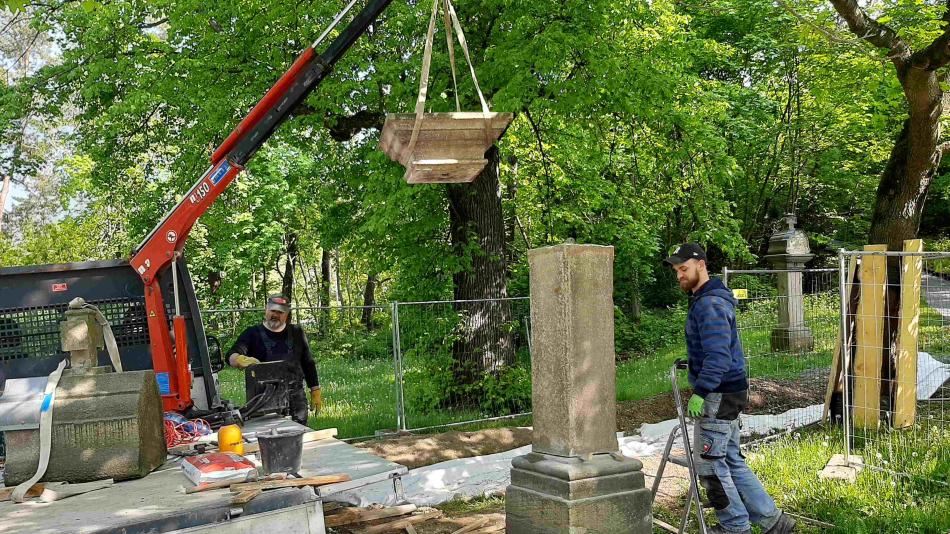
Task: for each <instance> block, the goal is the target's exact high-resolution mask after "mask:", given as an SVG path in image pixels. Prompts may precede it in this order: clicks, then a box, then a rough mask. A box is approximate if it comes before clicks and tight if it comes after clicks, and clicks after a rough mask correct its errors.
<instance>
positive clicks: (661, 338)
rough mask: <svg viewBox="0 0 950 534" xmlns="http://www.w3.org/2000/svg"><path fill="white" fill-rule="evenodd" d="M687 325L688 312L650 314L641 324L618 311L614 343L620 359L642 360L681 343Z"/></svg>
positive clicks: (615, 320)
mask: <svg viewBox="0 0 950 534" xmlns="http://www.w3.org/2000/svg"><path fill="white" fill-rule="evenodd" d="M685 321H686V308H685V307H683V306H678V307H675V308H672V309H668V310H656V311H654V310H647V311H645V312H643V313H642V314H641V316H640V320H639V321H633V320H632V319H630V318H628V317H627V316H626V315H625V314H624V313H623V311H622V310H621V309H620V308H619V307H615V308H614V340H615V348H616V353H617V358H618V359H621V360H623V359H626V358H631V357H632V358H639V357H643V356H646V355H649V354H653V353H654V352H656V351H657V350H659V349H662V348H665V347H669V346H671V345H675V344H677V343H681V342H682V341H683V329H684V325H685Z"/></svg>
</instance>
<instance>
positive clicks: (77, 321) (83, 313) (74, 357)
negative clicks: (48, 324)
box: [59, 307, 105, 371]
mask: <svg viewBox="0 0 950 534" xmlns="http://www.w3.org/2000/svg"><path fill="white" fill-rule="evenodd" d="M59 334H60V341H61V343H62V345H61V346H62V348H63V351H64V352H68V353H69V363H70V368H71V369H73V370H74V371H80V370H91V369H92V368H93V367H96V366H97V365H98V363H99V349H102V348H105V338H104V337H103V335H102V327H101V326H99V323H97V322H96V315H95V312H94V311H93V310H91V309H89V308H79V307H75V308H74V307H70V308H69V309H67V310H66V313H65V320H64V321H62V322H61V323H59Z"/></svg>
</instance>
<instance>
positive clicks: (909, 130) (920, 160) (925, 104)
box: [868, 68, 943, 413]
mask: <svg viewBox="0 0 950 534" xmlns="http://www.w3.org/2000/svg"><path fill="white" fill-rule="evenodd" d="M898 77H899V79H900V81H901V86H902V87H903V89H904V96H905V98H906V99H907V103H908V107H909V113H908V117H907V119H906V120H905V121H904V125H903V127H902V128H901V131H900V133H899V134H898V136H897V139H896V141H895V142H894V147H893V149H891V155H890V159H889V160H888V162H887V167H885V169H884V174H883V175H882V176H881V182H880V184H879V185H878V188H877V195H876V197H875V202H874V211H873V214H872V216H871V228H870V230H869V232H868V242H869V243H871V244H886V245H887V248H888V250H889V251H892V252H897V251H902V250H904V241H905V240H908V239H914V238H915V237H917V231H918V229H919V228H920V218H921V215H922V214H923V211H924V202H925V201H926V198H927V191H928V190H929V188H930V184H931V183H932V182H933V179H934V177H935V176H936V174H937V169H938V167H939V166H940V160H941V158H942V155H943V154H942V151H941V148H940V147H939V143H940V135H941V128H940V118H941V116H942V114H943V102H942V97H943V92H942V91H941V89H940V84H939V81H938V78H937V74H936V73H935V72H933V71H926V70H921V69H914V68H907V69H906V70H905V72H904V73H898ZM900 277H901V261H900V258H896V257H892V258H888V261H887V278H888V286H887V294H886V303H885V310H886V311H885V316H886V317H887V320H886V321H885V325H884V339H883V340H882V342H883V343H882V345H883V347H884V358H883V361H882V369H881V379H882V383H883V387H882V388H881V390H882V391H881V393H882V395H881V409H882V410H883V411H882V413H886V412H889V411H891V410H892V409H893V401H894V395H893V389H894V380H893V379H894V376H895V362H894V361H893V359H892V358H891V356H892V355H896V354H897V353H896V352H895V349H896V343H897V337H898V333H899V330H900V318H899V315H900V312H899V307H900V280H901V278H900Z"/></svg>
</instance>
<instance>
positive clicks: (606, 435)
mask: <svg viewBox="0 0 950 534" xmlns="http://www.w3.org/2000/svg"><path fill="white" fill-rule="evenodd" d="M613 260H614V250H613V247H604V246H595V245H575V244H564V245H557V246H553V247H546V248H541V249H535V250H532V251H530V252H529V253H528V261H529V263H530V268H531V277H530V278H531V282H530V283H531V324H532V327H533V328H532V332H531V335H532V347H533V349H532V353H533V354H532V362H531V371H532V380H533V382H532V401H533V405H534V407H533V410H534V440H533V446H532V452H530V453H528V454H526V455H524V456H519V457H517V458H515V459H514V460H512V462H511V463H512V469H511V485H510V486H508V490H507V496H506V503H505V509H506V514H507V520H506V521H507V522H506V531H507V532H508V533H509V534H512V533H514V534H520V533H529V532H530V533H548V534H554V533H564V534H568V533H576V532H584V533H587V534H608V533H609V534H614V533H638V534H639V533H644V534H645V533H649V532H652V516H651V510H650V507H651V503H652V498H651V494H650V491H649V490H647V489H646V488H645V486H644V478H643V473H642V471H641V470H642V468H643V465H642V464H641V463H640V462H639V461H638V460H635V459H632V458H626V457H624V456H622V455H621V454H620V450H619V446H618V443H617V434H616V428H617V426H616V396H615V391H616V384H615V380H616V376H615V359H614V358H615V356H614V306H613Z"/></svg>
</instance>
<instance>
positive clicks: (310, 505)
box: [0, 416, 407, 534]
mask: <svg viewBox="0 0 950 534" xmlns="http://www.w3.org/2000/svg"><path fill="white" fill-rule="evenodd" d="M271 428H281V429H284V428H305V427H301V425H298V424H297V423H294V422H293V421H291V420H289V419H286V418H280V417H276V416H269V417H266V418H260V419H255V420H251V421H250V422H248V423H247V424H246V425H245V427H244V431H245V433H250V432H266V431H268V430H270V429H271ZM180 463H181V459H178V458H171V457H170V459H169V460H168V461H167V462H166V463H165V464H164V465H163V466H162V467H161V468H160V469H158V470H156V471H154V472H153V473H151V474H149V475H148V476H146V477H144V478H140V479H137V480H128V481H124V482H118V483H116V484H113V485H112V486H110V487H108V488H105V489H101V490H96V491H92V492H89V493H85V494H82V495H77V496H74V497H69V498H67V499H63V500H61V501H56V502H52V503H41V502H31V501H28V502H26V503H23V504H13V503H12V502H10V501H6V502H0V532H4V533H5V534H146V533H149V534H151V533H158V532H162V533H182V534H183V533H186V532H187V533H198V532H200V533H202V534H204V533H216V534H218V533H220V534H239V533H240V534H245V533H247V534H250V533H260V532H274V533H277V532H294V533H300V534H323V533H325V532H326V529H325V526H324V518H323V503H324V502H326V501H342V502H348V501H349V500H348V498H347V494H348V493H349V492H352V491H354V490H356V489H358V488H361V487H363V486H366V485H369V484H379V483H382V482H386V481H388V482H389V483H390V484H391V487H392V491H393V492H394V496H395V499H396V501H397V502H401V501H402V500H403V497H402V483H401V480H400V479H401V476H402V475H403V474H405V473H406V472H407V469H406V467H405V466H402V465H399V464H396V463H393V462H390V461H388V460H384V459H382V458H379V457H377V456H375V455H373V454H371V453H369V452H368V451H365V450H363V449H359V448H357V447H354V446H352V445H349V444H347V443H344V442H342V441H339V440H336V439H332V438H330V439H324V440H320V441H314V442H310V443H305V444H304V447H303V462H302V468H301V470H300V475H301V476H304V477H309V476H319V475H329V474H337V473H342V474H347V475H349V476H350V478H351V480H350V481H348V482H341V483H338V484H332V485H327V486H322V487H318V488H310V487H304V488H282V489H273V490H266V491H264V492H263V493H262V494H260V495H258V496H257V497H256V498H254V499H253V500H252V501H250V502H249V503H247V504H246V505H243V506H232V504H231V499H232V497H233V494H232V493H230V492H229V491H228V490H227V489H218V490H210V491H204V492H199V493H192V494H185V493H184V488H185V487H189V486H191V485H192V484H191V482H190V481H189V480H188V479H187V478H185V475H184V474H183V473H182V471H181V467H180Z"/></svg>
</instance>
